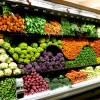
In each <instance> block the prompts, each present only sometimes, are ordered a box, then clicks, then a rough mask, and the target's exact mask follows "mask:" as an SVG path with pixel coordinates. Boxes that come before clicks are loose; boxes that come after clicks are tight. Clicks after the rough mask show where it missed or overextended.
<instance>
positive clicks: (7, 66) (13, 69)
mask: <svg viewBox="0 0 100 100" xmlns="http://www.w3.org/2000/svg"><path fill="white" fill-rule="evenodd" d="M0 62H1V63H0V77H3V76H11V75H12V74H14V75H19V74H21V70H20V69H19V68H18V67H17V64H16V63H15V62H14V61H13V59H12V58H11V57H9V55H8V54H7V53H6V51H5V50H4V49H2V48H0Z"/></svg>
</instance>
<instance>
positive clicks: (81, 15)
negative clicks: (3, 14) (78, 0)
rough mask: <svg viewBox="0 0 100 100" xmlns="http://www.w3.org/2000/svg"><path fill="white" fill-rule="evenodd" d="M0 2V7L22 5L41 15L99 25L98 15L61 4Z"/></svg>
mask: <svg viewBox="0 0 100 100" xmlns="http://www.w3.org/2000/svg"><path fill="white" fill-rule="evenodd" d="M0 2H1V5H2V4H5V3H9V4H10V5H13V6H14V4H15V7H16V6H20V4H22V5H23V6H25V9H29V7H33V8H34V11H36V12H38V11H42V12H43V13H49V14H52V15H58V16H65V17H70V18H76V19H82V20H86V21H92V22H96V23H100V14H98V13H95V12H90V11H86V10H82V9H79V8H74V7H70V6H65V5H62V4H57V3H53V2H49V1H45V0H30V2H31V6H30V4H29V3H28V2H25V0H21V1H18V0H17V1H16V0H1V1H0ZM2 2H3V3H2ZM17 4H18V5H17Z"/></svg>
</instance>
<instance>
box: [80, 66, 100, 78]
mask: <svg viewBox="0 0 100 100" xmlns="http://www.w3.org/2000/svg"><path fill="white" fill-rule="evenodd" d="M81 71H85V72H87V73H88V76H87V80H90V79H93V78H99V77H100V66H96V67H94V68H93V67H92V66H88V67H85V68H82V69H81Z"/></svg>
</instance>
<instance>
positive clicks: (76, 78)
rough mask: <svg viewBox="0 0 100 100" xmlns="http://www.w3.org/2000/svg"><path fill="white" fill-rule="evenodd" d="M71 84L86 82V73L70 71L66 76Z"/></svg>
mask: <svg viewBox="0 0 100 100" xmlns="http://www.w3.org/2000/svg"><path fill="white" fill-rule="evenodd" d="M65 76H66V77H67V78H69V79H70V80H71V82H72V83H73V84H76V83H79V82H83V81H86V80H87V76H88V73H87V72H85V71H75V70H70V71H69V72H68V73H67V74H66V75H65Z"/></svg>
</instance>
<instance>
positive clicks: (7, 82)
mask: <svg viewBox="0 0 100 100" xmlns="http://www.w3.org/2000/svg"><path fill="white" fill-rule="evenodd" d="M0 100H16V87H15V78H5V79H1V80H0Z"/></svg>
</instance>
